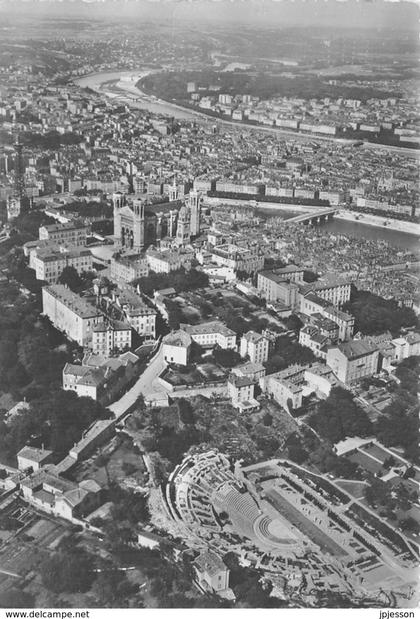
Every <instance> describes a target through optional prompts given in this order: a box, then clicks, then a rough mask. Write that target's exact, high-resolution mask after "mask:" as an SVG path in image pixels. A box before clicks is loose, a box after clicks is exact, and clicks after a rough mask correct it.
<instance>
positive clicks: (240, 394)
mask: <svg viewBox="0 0 420 619" xmlns="http://www.w3.org/2000/svg"><path fill="white" fill-rule="evenodd" d="M227 388H228V394H229V397H230V398H231V400H232V406H233V407H234V408H237V409H238V410H239V411H240V412H243V411H251V410H258V409H259V408H260V404H259V402H258V401H257V400H256V399H255V397H254V390H255V382H254V381H253V380H252V378H250V377H249V376H238V375H237V374H233V373H232V374H230V376H229V378H228V381H227Z"/></svg>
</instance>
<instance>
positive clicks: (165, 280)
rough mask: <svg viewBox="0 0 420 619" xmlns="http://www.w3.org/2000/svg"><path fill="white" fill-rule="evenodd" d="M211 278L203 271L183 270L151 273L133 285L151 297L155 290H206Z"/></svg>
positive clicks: (135, 281)
mask: <svg viewBox="0 0 420 619" xmlns="http://www.w3.org/2000/svg"><path fill="white" fill-rule="evenodd" d="M208 283H209V278H208V275H206V273H203V271H197V270H196V269H190V270H189V271H187V270H185V269H184V268H181V269H179V270H177V271H172V272H171V273H154V272H151V273H149V275H148V276H147V277H140V278H138V279H136V280H134V281H133V285H136V286H137V285H139V286H140V290H141V292H142V293H144V294H146V295H148V296H151V295H153V292H154V291H155V290H162V289H163V288H174V289H175V290H176V292H185V291H191V290H197V289H198V288H205V287H206V286H208Z"/></svg>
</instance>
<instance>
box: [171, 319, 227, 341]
mask: <svg viewBox="0 0 420 619" xmlns="http://www.w3.org/2000/svg"><path fill="white" fill-rule="evenodd" d="M180 327H181V329H182V330H183V331H185V332H186V333H189V334H190V335H204V334H207V333H208V334H210V333H220V334H221V335H225V336H226V337H228V336H232V335H236V333H235V331H232V329H229V328H228V327H227V326H226V325H225V324H223V322H220V321H218V320H213V321H211V322H203V323H201V324H199V325H187V324H181V325H180Z"/></svg>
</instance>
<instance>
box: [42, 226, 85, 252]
mask: <svg viewBox="0 0 420 619" xmlns="http://www.w3.org/2000/svg"><path fill="white" fill-rule="evenodd" d="M88 231H89V227H88V226H87V225H86V224H84V223H83V222H82V221H79V220H75V221H69V222H66V223H57V224H51V225H49V226H40V228H39V238H40V240H49V241H55V242H56V243H57V244H59V243H68V244H69V245H73V246H75V247H80V246H83V245H86V236H87V233H88Z"/></svg>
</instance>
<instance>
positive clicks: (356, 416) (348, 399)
mask: <svg viewBox="0 0 420 619" xmlns="http://www.w3.org/2000/svg"><path fill="white" fill-rule="evenodd" d="M309 425H310V426H311V427H312V428H313V429H314V430H315V431H316V432H318V433H319V434H320V435H321V436H322V437H323V438H326V439H327V440H328V441H330V442H331V443H337V442H339V441H341V440H343V439H345V438H346V437H348V436H369V435H370V434H371V433H372V430H373V427H372V424H371V422H370V421H369V418H368V417H367V415H366V413H365V412H364V411H363V410H362V409H361V408H359V406H357V404H356V403H355V402H354V400H353V396H352V394H351V393H350V392H349V391H347V390H346V389H343V388H342V387H333V389H331V392H330V395H329V396H328V398H326V399H325V400H322V401H321V402H319V404H318V405H317V410H316V412H315V413H313V414H312V415H311V416H310V418H309Z"/></svg>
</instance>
